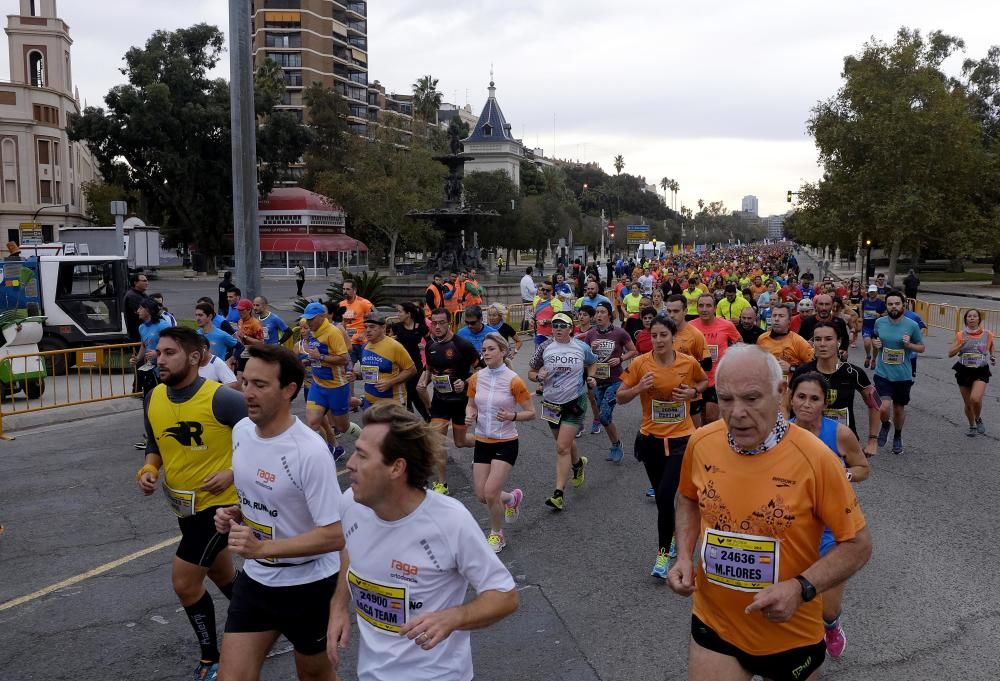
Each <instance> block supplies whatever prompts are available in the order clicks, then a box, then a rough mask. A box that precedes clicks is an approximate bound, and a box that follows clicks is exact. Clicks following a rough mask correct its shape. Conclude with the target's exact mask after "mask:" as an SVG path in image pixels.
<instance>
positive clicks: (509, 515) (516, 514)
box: [503, 488, 524, 525]
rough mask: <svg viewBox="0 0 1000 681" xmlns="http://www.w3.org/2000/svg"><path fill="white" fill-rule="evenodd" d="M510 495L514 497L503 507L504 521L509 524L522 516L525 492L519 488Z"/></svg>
mask: <svg viewBox="0 0 1000 681" xmlns="http://www.w3.org/2000/svg"><path fill="white" fill-rule="evenodd" d="M510 496H511V497H513V498H512V499H511V500H510V501H509V502H507V503H506V504H504V509H503V521H504V522H505V523H507V524H508V525H509V524H510V523H514V522H517V519H518V518H520V517H521V502H522V501H524V492H522V491H521V489H520V488H518V489H515V490H514V491H512V492H511V493H510Z"/></svg>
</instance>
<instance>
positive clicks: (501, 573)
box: [341, 490, 514, 681]
mask: <svg viewBox="0 0 1000 681" xmlns="http://www.w3.org/2000/svg"><path fill="white" fill-rule="evenodd" d="M341 516H342V518H343V521H342V522H343V526H344V533H345V538H346V540H347V551H348V554H349V555H350V560H351V564H350V567H349V568H348V573H347V578H348V583H349V585H350V589H351V605H350V607H351V608H352V609H353V610H354V611H355V613H356V614H357V616H358V627H359V628H360V630H361V643H360V648H359V651H358V681H398V680H399V679H407V681H469V679H471V678H472V645H471V643H470V641H469V632H468V631H455V632H452V634H451V636H449V637H448V638H446V639H445V640H444V641H442V642H441V643H439V644H438V645H437V646H435V647H434V648H433V649H432V650H424V649H423V648H421V647H420V646H418V645H416V644H415V643H414V642H413V641H411V640H409V639H408V638H406V637H405V636H400V634H399V629H400V627H401V626H402V625H403V624H405V623H406V622H408V621H409V620H410V619H412V618H414V617H416V616H417V615H421V614H423V613H425V612H438V611H440V610H446V609H447V608H452V607H456V606H459V605H462V603H464V602H465V593H466V590H467V589H468V587H469V586H472V588H473V589H475V591H476V593H482V592H483V591H511V590H512V589H513V588H514V579H513V577H511V575H510V572H508V571H507V568H506V567H504V565H503V563H501V562H500V559H499V558H497V556H496V554H495V553H493V550H492V549H491V548H490V547H489V545H488V544H487V543H486V538H485V537H484V536H483V532H482V530H480V529H479V524H478V523H477V522H476V521H475V519H474V518H473V517H472V514H471V513H469V511H468V510H466V508H465V506H463V505H462V504H461V502H459V501H456V500H455V499H452V498H451V497H446V496H444V495H441V494H436V493H434V492H428V493H427V496H426V497H425V499H424V501H423V502H421V504H420V506H418V507H417V509H416V510H415V511H413V512H412V513H410V514H409V515H408V516H406V517H405V518H403V519H401V520H397V521H395V522H386V521H384V520H381V519H380V518H378V516H376V515H375V512H374V511H372V509H370V508H369V507H367V506H364V505H363V504H359V503H357V502H355V501H354V493H353V491H351V490H348V491H346V492H344V495H343V498H342V503H341Z"/></svg>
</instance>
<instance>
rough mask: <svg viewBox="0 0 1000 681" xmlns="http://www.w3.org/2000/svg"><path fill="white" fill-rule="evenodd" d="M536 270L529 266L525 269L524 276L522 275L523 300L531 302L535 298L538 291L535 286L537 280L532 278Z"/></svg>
mask: <svg viewBox="0 0 1000 681" xmlns="http://www.w3.org/2000/svg"><path fill="white" fill-rule="evenodd" d="M533 271H534V270H533V269H532V268H531V267H528V268H526V269H525V270H524V276H523V277H521V302H522V303H531V302H534V300H535V295H536V294H537V293H538V288H537V287H536V286H535V280H534V279H532V278H531V274H532V272H533Z"/></svg>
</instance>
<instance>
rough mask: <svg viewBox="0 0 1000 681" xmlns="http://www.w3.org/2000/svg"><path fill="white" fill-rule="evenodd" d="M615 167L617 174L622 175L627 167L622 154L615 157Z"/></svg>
mask: <svg viewBox="0 0 1000 681" xmlns="http://www.w3.org/2000/svg"><path fill="white" fill-rule="evenodd" d="M614 166H615V174H616V175H621V174H622V169H623V168H624V167H625V157H624V156H622V155H621V154H618V155H617V156H615V163H614Z"/></svg>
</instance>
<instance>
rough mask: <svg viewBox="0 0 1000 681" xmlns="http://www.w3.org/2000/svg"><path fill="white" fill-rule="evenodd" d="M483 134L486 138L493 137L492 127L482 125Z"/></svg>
mask: <svg viewBox="0 0 1000 681" xmlns="http://www.w3.org/2000/svg"><path fill="white" fill-rule="evenodd" d="M483 134H484V135H486V136H487V137H491V136H492V135H493V126H492V125H490V124H489V123H487V124H486V125H484V126H483Z"/></svg>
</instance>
